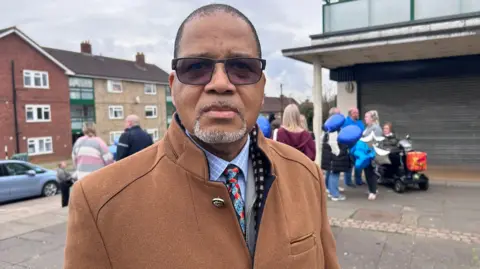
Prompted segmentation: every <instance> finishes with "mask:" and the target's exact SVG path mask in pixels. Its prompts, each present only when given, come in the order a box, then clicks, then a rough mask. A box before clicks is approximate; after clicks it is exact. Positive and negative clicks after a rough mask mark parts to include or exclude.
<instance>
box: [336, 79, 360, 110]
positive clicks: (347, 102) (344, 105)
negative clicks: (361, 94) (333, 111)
mask: <svg viewBox="0 0 480 269" xmlns="http://www.w3.org/2000/svg"><path fill="white" fill-rule="evenodd" d="M357 89H358V88H357V83H356V82H354V81H352V82H338V83H337V107H338V108H339V109H340V111H341V112H342V114H343V115H347V113H348V110H349V109H350V108H352V107H357Z"/></svg>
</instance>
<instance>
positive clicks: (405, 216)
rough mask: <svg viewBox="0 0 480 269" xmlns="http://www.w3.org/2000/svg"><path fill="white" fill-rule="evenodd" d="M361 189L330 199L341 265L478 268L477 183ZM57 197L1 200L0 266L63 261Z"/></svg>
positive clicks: (348, 268)
mask: <svg viewBox="0 0 480 269" xmlns="http://www.w3.org/2000/svg"><path fill="white" fill-rule="evenodd" d="M365 190H366V189H365V188H357V189H348V190H347V191H346V195H347V201H344V202H329V204H328V210H329V215H330V222H331V224H332V230H333V233H334V236H335V238H336V241H337V255H338V258H339V261H340V263H341V265H342V268H344V269H362V268H368V269H380V268H385V269H393V268H399V269H404V268H405V269H407V268H408V269H439V268H452V269H453V268H454V269H460V268H465V269H467V268H468V269H479V268H480V198H479V195H478V193H480V188H478V187H449V186H443V185H442V186H439V185H437V186H432V188H431V189H430V190H429V191H428V192H419V191H411V192H408V193H405V194H402V195H399V194H396V193H393V192H391V191H390V190H389V189H386V188H381V189H380V195H379V196H378V199H377V200H376V201H373V202H372V201H367V199H366V194H365ZM59 199H60V197H58V196H56V197H50V198H43V199H35V200H29V201H24V202H19V203H13V204H9V205H4V206H0V268H9V269H13V268H38V269H40V268H48V269H52V268H62V262H63V261H62V260H63V247H64V240H65V233H66V216H67V213H68V212H67V209H59V205H60V200H59Z"/></svg>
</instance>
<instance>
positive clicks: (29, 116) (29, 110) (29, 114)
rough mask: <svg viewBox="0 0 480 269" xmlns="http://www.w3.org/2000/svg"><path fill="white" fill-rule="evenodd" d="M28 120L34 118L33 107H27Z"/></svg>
mask: <svg viewBox="0 0 480 269" xmlns="http://www.w3.org/2000/svg"><path fill="white" fill-rule="evenodd" d="M27 120H34V117H33V109H32V108H27Z"/></svg>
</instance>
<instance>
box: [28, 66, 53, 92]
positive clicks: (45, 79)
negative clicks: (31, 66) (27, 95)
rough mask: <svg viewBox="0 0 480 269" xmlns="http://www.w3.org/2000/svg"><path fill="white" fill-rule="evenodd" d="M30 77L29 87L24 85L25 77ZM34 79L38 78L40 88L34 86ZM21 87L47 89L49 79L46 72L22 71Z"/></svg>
mask: <svg viewBox="0 0 480 269" xmlns="http://www.w3.org/2000/svg"><path fill="white" fill-rule="evenodd" d="M27 74H28V76H29V77H30V85H27V84H25V76H27ZM35 77H40V86H35ZM23 87H24V88H31V89H49V88H50V78H49V77H48V72H45V71H37V70H23Z"/></svg>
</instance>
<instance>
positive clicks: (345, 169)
mask: <svg viewBox="0 0 480 269" xmlns="http://www.w3.org/2000/svg"><path fill="white" fill-rule="evenodd" d="M329 114H330V116H332V115H334V114H340V110H339V109H338V108H335V107H334V108H332V109H330V111H329ZM349 125H356V126H358V127H359V128H360V129H361V130H362V137H368V136H370V135H371V134H372V133H373V134H374V135H375V136H376V137H382V136H383V137H385V139H384V140H383V142H382V143H383V145H384V147H386V148H388V149H389V150H395V148H396V146H397V144H398V140H397V138H396V137H395V135H394V134H393V131H392V124H391V123H389V122H387V123H385V124H384V126H383V129H382V127H380V119H379V115H378V112H377V111H376V110H371V111H368V112H366V113H365V117H364V122H362V120H360V114H359V111H358V109H357V108H351V109H350V110H349V111H348V116H347V117H346V119H345V123H344V125H343V126H342V128H344V127H346V126H349ZM337 136H338V132H332V133H327V132H325V133H324V134H323V140H322V142H323V147H322V160H321V168H322V169H323V170H324V171H325V184H326V186H327V192H328V197H330V199H331V200H332V201H343V200H345V199H346V197H345V195H343V194H341V192H343V191H344V189H343V188H341V187H340V186H339V181H340V173H343V174H344V180H345V185H346V186H348V187H352V188H354V187H356V186H361V185H363V184H364V183H363V179H362V172H364V173H365V179H366V182H367V186H368V200H375V199H376V197H377V194H378V189H377V177H376V176H375V168H374V165H373V163H369V164H368V165H367V167H366V168H365V169H363V170H362V169H357V168H355V165H354V161H355V160H354V157H353V156H352V154H351V153H350V152H349V147H348V146H347V145H343V144H339V143H338V142H337ZM395 164H396V162H395ZM395 164H394V162H392V165H395ZM352 175H354V177H355V182H353V181H352Z"/></svg>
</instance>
